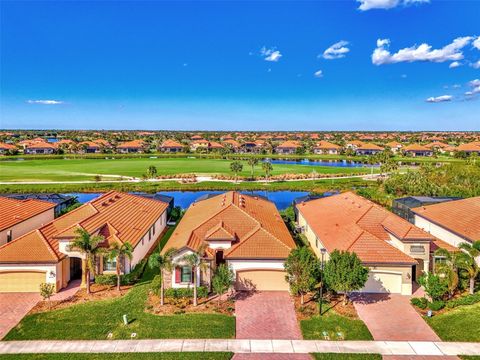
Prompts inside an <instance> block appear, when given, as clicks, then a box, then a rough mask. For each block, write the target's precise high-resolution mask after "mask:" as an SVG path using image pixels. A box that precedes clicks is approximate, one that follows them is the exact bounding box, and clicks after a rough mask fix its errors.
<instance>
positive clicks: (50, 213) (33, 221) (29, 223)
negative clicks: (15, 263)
mask: <svg viewBox="0 0 480 360" xmlns="http://www.w3.org/2000/svg"><path fill="white" fill-rule="evenodd" d="M54 217H55V210H54V208H53V207H52V208H51V209H49V210H47V211H44V212H42V213H40V214H38V215H36V216H33V217H31V218H30V219H27V220H25V221H22V222H21V223H18V224H16V225H14V226H12V227H10V228H8V229H5V230H2V231H0V246H1V245H3V244H6V243H7V234H8V231H9V230H12V240H13V239H16V238H18V237H20V236H22V235H24V234H26V233H27V232H29V231H32V230H34V229H38V228H39V227H41V226H42V225H43V224H46V223H48V222H50V221H52V220H53V219H54Z"/></svg>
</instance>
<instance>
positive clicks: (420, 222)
mask: <svg viewBox="0 0 480 360" xmlns="http://www.w3.org/2000/svg"><path fill="white" fill-rule="evenodd" d="M414 219H415V225H416V226H418V227H419V228H420V229H423V230H425V231H426V232H428V233H430V234H432V235H433V236H436V237H438V238H439V239H440V240H443V241H445V242H447V243H449V244H450V245H453V246H457V247H458V245H459V244H460V243H462V242H468V241H467V240H465V239H464V238H462V237H460V236H458V235H456V234H454V233H452V232H451V231H449V230H447V229H445V228H443V227H441V226H439V225H437V224H434V223H432V222H431V221H429V220H427V219H425V218H423V217H421V216H419V215H416V214H415V218H414Z"/></svg>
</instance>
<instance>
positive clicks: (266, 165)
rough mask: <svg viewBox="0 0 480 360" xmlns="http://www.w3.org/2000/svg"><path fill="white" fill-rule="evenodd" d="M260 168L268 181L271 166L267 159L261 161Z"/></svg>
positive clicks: (271, 169)
mask: <svg viewBox="0 0 480 360" xmlns="http://www.w3.org/2000/svg"><path fill="white" fill-rule="evenodd" d="M262 169H263V171H264V172H265V180H267V181H268V178H269V177H270V174H271V173H272V171H273V166H272V163H271V162H269V161H265V162H263V163H262Z"/></svg>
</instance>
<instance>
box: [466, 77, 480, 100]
mask: <svg viewBox="0 0 480 360" xmlns="http://www.w3.org/2000/svg"><path fill="white" fill-rule="evenodd" d="M468 86H470V87H471V88H472V90H470V91H467V92H466V93H465V95H470V96H471V95H475V94H480V79H475V80H472V81H469V82H468Z"/></svg>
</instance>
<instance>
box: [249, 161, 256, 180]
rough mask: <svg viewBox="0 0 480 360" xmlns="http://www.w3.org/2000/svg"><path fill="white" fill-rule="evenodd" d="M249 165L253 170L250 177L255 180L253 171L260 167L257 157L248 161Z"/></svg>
mask: <svg viewBox="0 0 480 360" xmlns="http://www.w3.org/2000/svg"><path fill="white" fill-rule="evenodd" d="M247 163H248V165H250V169H251V172H250V175H251V178H252V179H253V170H254V168H255V166H256V165H258V159H257V158H255V157H251V158H249V159H248V160H247Z"/></svg>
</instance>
